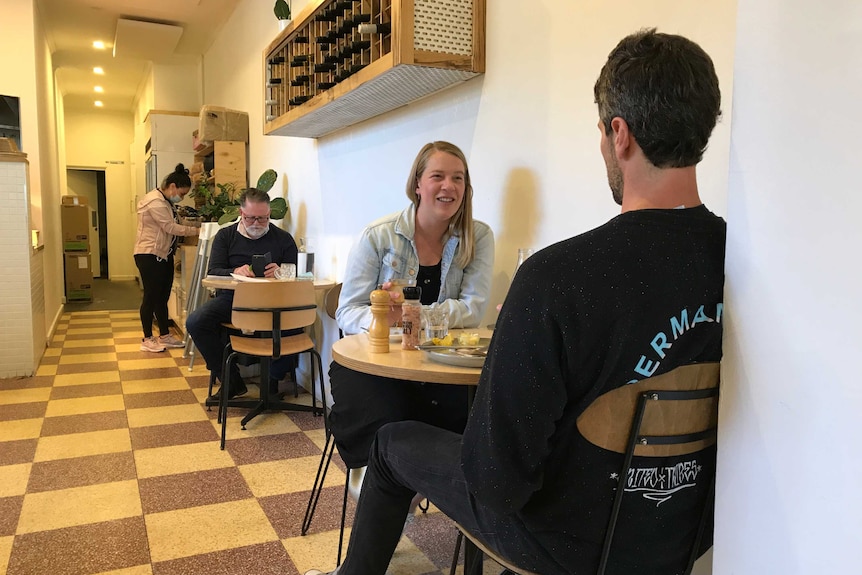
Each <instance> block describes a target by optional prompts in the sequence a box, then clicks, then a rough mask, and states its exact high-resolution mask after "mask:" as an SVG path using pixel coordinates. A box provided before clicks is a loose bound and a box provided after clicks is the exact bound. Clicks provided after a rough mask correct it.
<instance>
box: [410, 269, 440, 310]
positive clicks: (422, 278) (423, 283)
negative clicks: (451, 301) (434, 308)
mask: <svg viewBox="0 0 862 575" xmlns="http://www.w3.org/2000/svg"><path fill="white" fill-rule="evenodd" d="M442 263H443V262H442V260H441V261H439V262H437V265H435V266H419V273H418V274H416V285H417V286H418V287H420V288H422V297H421V298H420V300H419V301H421V302H422V305H431V304H432V303H435V302H436V301H437V298H438V297H440V274H441V273H442V269H443V268H442Z"/></svg>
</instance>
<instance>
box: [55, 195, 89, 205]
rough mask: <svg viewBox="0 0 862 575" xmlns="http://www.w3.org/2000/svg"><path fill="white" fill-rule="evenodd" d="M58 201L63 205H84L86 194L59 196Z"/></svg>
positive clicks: (85, 203)
mask: <svg viewBox="0 0 862 575" xmlns="http://www.w3.org/2000/svg"><path fill="white" fill-rule="evenodd" d="M60 201H61V202H62V205H64V206H86V205H87V197H86V196H60Z"/></svg>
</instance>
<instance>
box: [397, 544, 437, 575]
mask: <svg viewBox="0 0 862 575" xmlns="http://www.w3.org/2000/svg"><path fill="white" fill-rule="evenodd" d="M435 570H436V567H435V565H434V564H433V563H432V562H431V560H430V559H428V557H426V556H425V554H424V553H422V551H421V550H420V549H419V548H418V547H416V546H415V545H414V544H413V542H411V541H410V540H409V539H407V538H406V537H402V538H401V541H399V542H398V547H396V548H395V554H394V555H392V561H391V562H390V563H389V569H387V570H386V572H387V573H388V574H389V575H414V574H415V573H428V572H430V571H435Z"/></svg>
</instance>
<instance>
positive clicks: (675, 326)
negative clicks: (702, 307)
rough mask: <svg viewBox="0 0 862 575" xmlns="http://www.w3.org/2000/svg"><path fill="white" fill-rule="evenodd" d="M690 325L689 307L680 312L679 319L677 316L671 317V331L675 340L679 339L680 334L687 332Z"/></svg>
mask: <svg viewBox="0 0 862 575" xmlns="http://www.w3.org/2000/svg"><path fill="white" fill-rule="evenodd" d="M689 327H690V326H689V325H688V310H687V309H683V310H682V311H681V312H680V313H679V321H677V319H676V318H675V317H672V318H670V329H671V332H672V333H673V339H674V340H677V339H679V336H681V335H682V334H684V333H685V332H687V331H688V329H689Z"/></svg>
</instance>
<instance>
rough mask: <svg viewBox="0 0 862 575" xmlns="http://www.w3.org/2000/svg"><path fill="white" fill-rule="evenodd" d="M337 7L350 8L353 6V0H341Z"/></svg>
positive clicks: (336, 4)
mask: <svg viewBox="0 0 862 575" xmlns="http://www.w3.org/2000/svg"><path fill="white" fill-rule="evenodd" d="M335 7H336V8H337V9H339V10H349V9H350V8H353V0H339V1H338V2H336V3H335Z"/></svg>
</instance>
